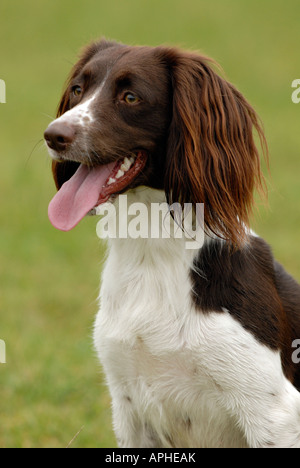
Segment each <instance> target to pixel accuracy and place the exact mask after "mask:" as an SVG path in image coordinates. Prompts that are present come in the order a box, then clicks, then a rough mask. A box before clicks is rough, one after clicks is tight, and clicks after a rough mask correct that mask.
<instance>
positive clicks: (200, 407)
mask: <svg viewBox="0 0 300 468" xmlns="http://www.w3.org/2000/svg"><path fill="white" fill-rule="evenodd" d="M153 195H154V198H155V197H158V196H160V197H161V198H163V196H162V194H161V193H160V192H158V191H153V190H150V189H144V190H141V191H136V192H133V193H132V197H133V200H134V201H137V200H139V201H141V200H143V201H144V202H145V203H150V202H151V200H153ZM129 196H130V195H129ZM194 255H195V252H194V251H191V250H187V249H185V248H184V239H130V238H129V239H113V240H111V241H110V245H109V255H108V258H107V261H106V264H105V268H104V271H103V277H102V288H101V295H100V300H101V308H100V311H99V313H98V315H97V319H96V322H95V328H94V343H95V347H96V350H97V352H98V356H99V358H100V360H101V362H102V364H103V367H104V370H105V374H106V378H107V383H108V386H109V389H110V392H111V396H112V405H113V421H114V429H115V432H116V436H117V439H118V443H119V445H120V446H122V447H177V448H179V447H217V448H221V447H299V448H300V394H299V392H298V391H297V390H296V389H295V387H293V385H292V384H291V383H290V382H289V381H288V380H287V379H286V377H285V376H284V374H283V371H282V367H281V360H280V353H279V352H275V351H273V350H271V349H269V348H268V347H267V346H264V345H263V344H261V343H259V342H258V341H257V340H256V339H255V337H254V336H253V335H252V334H251V333H250V332H249V331H247V330H245V329H244V328H243V327H242V325H241V324H240V323H239V322H238V321H236V320H235V319H234V318H233V317H232V316H231V315H230V313H229V312H228V311H227V310H224V312H223V313H217V312H212V313H202V312H201V311H199V310H196V309H195V307H194V304H193V303H192V301H191V288H192V285H191V281H190V275H189V271H190V268H191V266H192V262H193V256H194Z"/></svg>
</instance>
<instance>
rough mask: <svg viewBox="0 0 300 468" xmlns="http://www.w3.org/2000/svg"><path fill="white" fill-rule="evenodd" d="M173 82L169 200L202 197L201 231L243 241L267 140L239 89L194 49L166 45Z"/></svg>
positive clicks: (190, 200) (260, 178) (260, 184)
mask: <svg viewBox="0 0 300 468" xmlns="http://www.w3.org/2000/svg"><path fill="white" fill-rule="evenodd" d="M165 57H166V60H167V63H168V66H169V70H170V76H171V81H172V88H173V115H172V121H171V124H170V129H169V136H168V148H167V167H166V179H165V191H166V196H167V200H168V202H169V203H170V204H172V203H174V202H179V203H180V204H181V205H183V204H184V203H192V204H196V203H204V211H205V218H204V219H205V226H206V229H207V232H212V233H214V234H215V235H217V236H218V237H221V238H224V239H226V240H229V241H230V242H231V243H232V244H233V245H234V246H239V245H242V244H243V241H244V238H245V226H248V225H249V215H250V213H251V210H252V207H253V191H254V188H255V186H256V187H257V188H258V189H260V190H262V191H264V187H265V183H264V178H263V175H262V172H261V165H260V156H259V153H258V150H257V147H256V145H255V141H254V137H253V130H254V129H255V130H256V131H257V134H258V136H259V139H260V144H261V145H262V148H263V151H264V153H265V155H266V156H267V145H266V141H265V137H264V133H263V130H262V127H261V125H260V123H259V119H258V117H257V115H256V113H255V111H254V110H253V108H252V107H251V106H250V104H249V103H248V102H247V100H246V99H245V98H244V97H243V96H242V94H241V93H240V92H239V91H237V89H236V88H235V87H234V86H233V85H231V84H230V83H228V82H227V81H226V80H225V79H223V78H221V77H220V76H219V75H218V74H217V73H216V72H215V71H214V70H213V66H214V65H215V64H214V62H213V61H212V60H210V59H207V58H205V57H202V56H199V55H197V54H190V53H183V52H180V51H176V50H172V49H170V50H168V51H166V53H165Z"/></svg>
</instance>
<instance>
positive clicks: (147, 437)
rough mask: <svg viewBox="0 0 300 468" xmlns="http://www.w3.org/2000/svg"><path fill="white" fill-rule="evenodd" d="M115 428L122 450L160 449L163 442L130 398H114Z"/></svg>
mask: <svg viewBox="0 0 300 468" xmlns="http://www.w3.org/2000/svg"><path fill="white" fill-rule="evenodd" d="M112 410H113V426H114V431H115V434H116V438H117V443H118V446H119V447H120V448H142V447H143V448H159V447H162V444H161V442H160V441H159V438H158V436H157V434H156V433H155V431H154V430H152V428H151V427H150V425H149V424H147V423H146V422H144V421H142V420H141V419H140V418H139V416H138V414H137V412H136V411H135V410H134V408H133V404H132V401H131V400H130V398H129V397H123V398H113V404H112Z"/></svg>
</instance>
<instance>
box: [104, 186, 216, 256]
mask: <svg viewBox="0 0 300 468" xmlns="http://www.w3.org/2000/svg"><path fill="white" fill-rule="evenodd" d="M171 208H172V213H173V216H171V214H170V207H169V206H168V205H167V202H166V197H165V193H164V192H163V191H162V190H156V189H151V188H148V187H138V188H136V189H132V190H129V191H128V192H126V194H124V195H120V196H118V197H117V198H116V199H115V200H114V202H113V203H108V204H106V205H105V206H100V209H99V208H98V210H97V214H102V215H103V216H102V218H101V220H100V221H99V223H98V227H97V232H98V235H99V237H103V232H105V237H107V238H108V240H109V247H110V249H112V250H115V249H116V251H117V252H118V258H119V259H120V256H123V255H125V257H126V258H127V259H128V258H130V259H132V260H133V258H134V257H136V256H137V257H138V258H136V259H135V261H139V262H141V261H142V257H143V259H145V256H146V257H148V258H147V261H150V262H152V263H156V262H157V258H161V259H165V260H168V263H169V262H170V261H172V259H173V260H175V259H177V260H179V259H180V261H182V260H183V259H184V260H185V261H188V262H189V263H190V262H192V259H193V257H194V255H195V253H196V252H197V250H198V249H199V248H201V247H202V245H203V243H204V242H206V241H208V240H207V238H206V236H204V232H203V219H202V218H203V216H202V215H203V212H202V211H201V210H202V208H203V207H202V206H200V208H199V210H198V211H199V212H198V218H196V217H195V213H192V210H191V209H190V207H189V206H187V207H184V209H181V208H180V207H179V205H177V206H173V207H171ZM201 216H202V218H201ZM200 218H201V219H200ZM196 219H198V220H199V223H198V225H196ZM182 221H183V228H182ZM108 231H109V234H108V235H107V234H106V233H108ZM160 263H161V262H160Z"/></svg>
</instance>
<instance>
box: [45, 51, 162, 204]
mask: <svg viewBox="0 0 300 468" xmlns="http://www.w3.org/2000/svg"><path fill="white" fill-rule="evenodd" d="M169 109H170V80H169V78H168V74H167V73H166V66H165V64H163V63H161V62H160V61H159V60H158V59H157V56H156V52H155V49H153V48H146V47H145V48H144V47H142V48H134V47H127V46H123V45H120V44H115V43H106V42H101V43H99V44H98V45H93V46H92V47H91V48H89V49H87V50H86V51H85V53H84V54H83V57H82V59H81V61H79V62H78V64H77V65H76V66H75V69H74V70H73V73H72V76H71V78H70V81H69V84H68V86H67V89H66V91H65V93H64V96H63V98H62V101H61V103H60V109H59V114H62V115H61V116H60V117H59V118H57V119H56V120H55V121H54V122H52V123H51V124H50V125H49V127H48V129H47V130H46V132H45V140H46V142H47V145H48V148H49V152H50V155H51V156H52V157H53V159H54V160H55V161H56V163H55V164H54V174H55V178H56V182H57V186H58V188H60V187H61V185H62V184H63V183H64V182H65V181H66V180H67V179H68V178H69V176H70V175H72V173H74V172H75V171H76V170H77V168H78V167H79V165H84V166H86V168H85V172H84V175H85V179H87V177H86V175H87V174H88V173H89V174H91V173H92V172H93V171H94V172H95V177H94V179H96V180H97V179H98V181H99V184H98V185H99V187H98V190H99V193H98V195H99V196H98V200H97V201H96V204H99V203H101V202H103V201H106V200H107V199H108V198H109V197H110V196H111V195H113V194H116V193H120V192H122V191H124V190H127V189H128V188H131V187H134V186H137V185H151V186H160V187H161V188H162V186H163V182H162V180H163V178H162V174H163V169H162V166H163V164H164V159H163V156H162V155H163V154H164V153H165V147H164V148H163V146H164V143H163V142H164V141H165V134H166V131H167V126H168V124H169V121H170V111H169ZM87 169H88V170H87ZM96 172H97V177H96ZM89 177H91V176H90V175H89ZM94 183H95V182H94ZM96 183H97V182H96ZM91 208H92V207H91Z"/></svg>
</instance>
